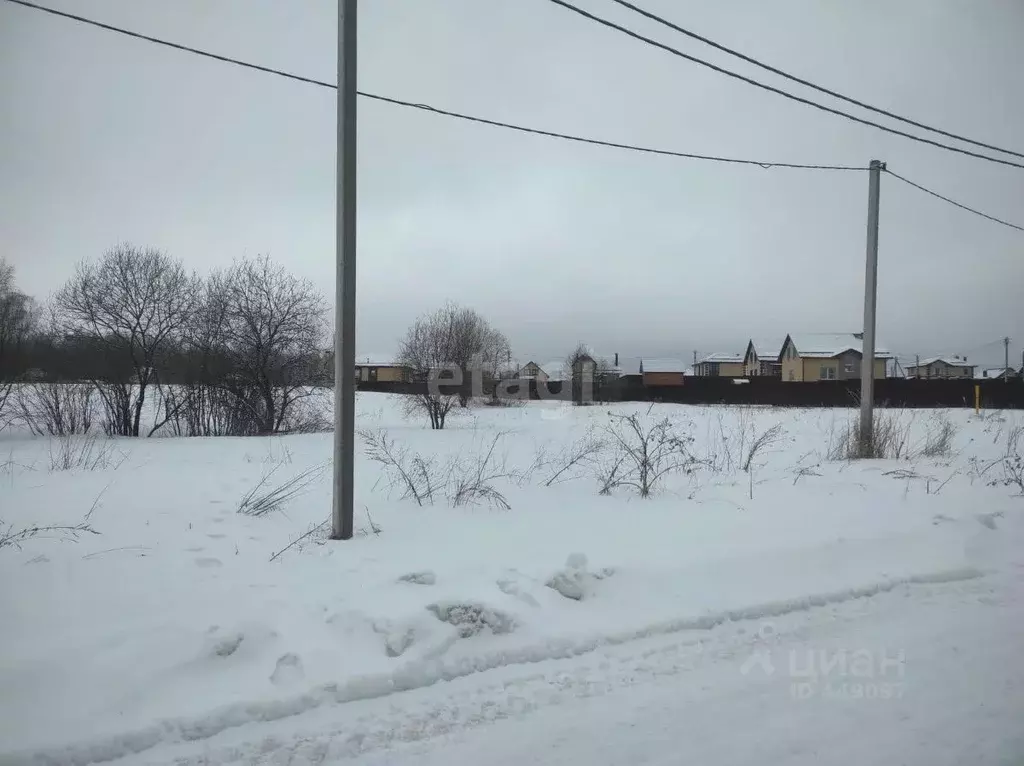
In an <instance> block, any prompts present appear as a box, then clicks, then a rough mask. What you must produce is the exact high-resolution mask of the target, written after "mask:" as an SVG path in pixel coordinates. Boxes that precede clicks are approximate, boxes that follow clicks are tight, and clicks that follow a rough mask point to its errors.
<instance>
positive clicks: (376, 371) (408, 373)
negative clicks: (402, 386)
mask: <svg viewBox="0 0 1024 766" xmlns="http://www.w3.org/2000/svg"><path fill="white" fill-rule="evenodd" d="M355 374H356V382H357V383H404V382H406V381H408V380H411V379H412V370H411V369H410V368H409V367H406V366H405V365H401V364H399V363H398V362H393V361H386V360H385V359H382V358H377V359H374V358H372V357H364V358H362V359H356V373H355Z"/></svg>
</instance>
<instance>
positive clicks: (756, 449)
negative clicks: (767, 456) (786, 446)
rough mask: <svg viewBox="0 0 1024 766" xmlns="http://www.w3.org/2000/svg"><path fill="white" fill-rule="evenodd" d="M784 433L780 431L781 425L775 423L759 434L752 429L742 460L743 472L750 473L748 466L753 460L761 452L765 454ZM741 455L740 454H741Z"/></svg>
mask: <svg viewBox="0 0 1024 766" xmlns="http://www.w3.org/2000/svg"><path fill="white" fill-rule="evenodd" d="M784 434H785V431H783V430H782V424H781V423H776V424H775V425H773V426H772V427H771V428H769V429H767V430H766V431H762V432H761V433H757V432H756V431H755V430H754V429H753V427H751V431H750V437H751V438H750V442H749V446H747V448H746V457H745V458H744V459H743V470H744V471H746V472H747V473H750V464H751V463H752V462H753V461H754V458H755V457H757V456H758V455H760V454H761V453H763V452H767V451H768V450H770V449H771V448H772V447H774V446H775V445H776V444H778V443H779V442H780V441H781V440H782V437H783V435H784ZM741 454H742V453H741Z"/></svg>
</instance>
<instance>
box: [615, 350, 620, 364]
mask: <svg viewBox="0 0 1024 766" xmlns="http://www.w3.org/2000/svg"><path fill="white" fill-rule="evenodd" d="M615 366H616V367H618V366H619V352H618V351H616V352H615Z"/></svg>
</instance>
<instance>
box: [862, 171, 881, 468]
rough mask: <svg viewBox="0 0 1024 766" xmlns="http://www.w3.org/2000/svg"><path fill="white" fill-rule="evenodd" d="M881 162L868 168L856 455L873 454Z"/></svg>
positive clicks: (865, 455)
mask: <svg viewBox="0 0 1024 766" xmlns="http://www.w3.org/2000/svg"><path fill="white" fill-rule="evenodd" d="M883 170H885V163H884V162H882V161H880V160H871V164H870V166H869V167H868V246H867V265H866V267H865V270H864V352H863V355H862V357H861V365H860V456H861V457H871V456H872V455H873V454H874V441H875V440H874V409H875V302H876V299H877V298H878V193H879V186H880V185H881V180H882V171H883Z"/></svg>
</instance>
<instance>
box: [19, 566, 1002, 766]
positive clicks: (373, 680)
mask: <svg viewBox="0 0 1024 766" xmlns="http://www.w3.org/2000/svg"><path fill="white" fill-rule="evenodd" d="M984 574H985V573H984V572H982V571H981V570H979V569H975V568H971V567H968V568H960V569H951V570H942V571H938V572H931V573H925V574H920V575H911V576H908V577H900V578H888V579H885V580H881V581H878V582H875V583H872V584H869V585H864V586H861V587H857V588H847V589H843V590H839V591H833V592H829V593H819V594H812V595H806V596H801V597H798V598H793V599H786V600H782V601H775V602H770V603H764V604H758V605H752V606H749V607H744V608H740V609H730V610H725V611H722V612H715V613H711V614H705V615H701V616H696V617H693V616H691V617H683V618H680V619H677V620H670V621H667V622H661V623H657V624H653V625H648V626H646V627H644V628H640V629H634V630H628V631H622V632H619V633H615V634H606V635H601V636H593V637H591V638H588V639H581V640H563V641H558V640H553V641H548V642H546V643H544V644H542V645H534V646H527V647H517V648H513V649H508V650H503V651H501V652H492V653H487V654H481V655H479V656H477V657H472V658H464V659H461V660H457V661H446V660H445V659H444V658H439V659H435V660H430V661H422V660H420V661H415V662H411V663H409V664H407V665H405V666H403V667H401V668H398V669H397V670H395V671H394V672H393V673H378V674H374V675H367V676H363V677H356V678H353V679H351V680H349V681H347V682H345V683H341V684H338V683H330V684H324V685H322V686H320V687H317V688H316V689H314V690H312V691H310V692H307V693H305V694H302V695H297V696H294V697H291V698H287V699H281V700H271V701H254V702H249V703H235V704H232V705H226V706H224V707H222V708H219V709H217V710H213V711H211V712H210V713H207V714H206V715H203V716H199V717H191V718H184V717H183V718H172V719H165V720H163V721H159V722H156V723H154V724H152V725H151V726H147V727H145V728H142V729H138V730H136V731H133V732H127V733H124V734H119V735H113V736H107V737H103V738H98V739H97V740H95V741H93V742H82V743H75V744H69V745H66V746H64V747H58V748H48V749H43V750H35V751H21V752H13V753H7V754H0V764H2V766H88V764H93V763H104V762H109V761H115V760H118V759H120V758H126V757H128V756H132V755H139V754H142V753H145V752H146V751H148V750H151V749H153V748H155V747H157V746H158V745H168V744H175V743H189V742H198V741H202V740H206V739H209V738H211V737H214V736H216V735H218V734H220V733H222V732H224V731H226V730H228V729H233V728H236V727H240V726H244V725H246V724H252V723H269V722H274V721H279V720H282V719H285V718H290V717H293V716H298V715H301V714H303V713H308V712H310V711H313V710H316V709H318V708H321V707H325V706H329V705H344V704H348V703H352V702H359V701H364V700H373V699H378V698H381V697H386V696H388V695H391V694H396V693H398V692H406V691H412V690H416V689H423V688H427V687H429V686H433V685H435V684H437V683H440V682H442V681H453V680H455V679H459V678H464V677H466V676H470V675H473V674H476V673H482V672H485V671H488V670H494V669H497V668H503V667H514V666H521V665H529V664H534V663H539V662H545V661H548V660H559V659H567V658H571V657H578V656H580V655H584V654H588V653H590V652H593V651H595V650H597V649H600V648H603V647H614V646H620V645H623V644H628V643H630V642H632V641H638V640H641V639H645V638H653V637H657V636H666V635H671V634H675V633H684V632H688V631H710V630H712V629H714V628H716V627H718V626H720V625H723V624H725V623H730V622H743V621H749V620H757V619H765V618H769V617H782V616H785V615H789V614H793V613H796V612H803V611H807V610H810V609H813V608H816V607H824V606H830V605H838V604H842V603H844V602H848V601H853V600H856V599H863V598H869V597H871V596H876V595H879V594H883V593H888V592H890V591H892V590H895V589H896V588H898V587H901V586H913V585H934V584H944V583H956V582H963V581H966V580H972V579H976V578H979V577H982V576H984ZM699 643H700V641H699V639H694V641H692V642H683V643H682V644H680V646H684V645H695V644H699ZM524 704H529V703H528V702H526V703H524ZM266 744H267V745H268V746H269V745H270V743H266ZM312 755H313V757H312V759H311V760H312V761H313V762H316V761H317V758H316V757H315V753H314V754H312ZM325 755H326V754H325ZM203 757H204V758H205V757H206V756H203ZM235 760H238V759H237V758H236V759H235Z"/></svg>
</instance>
